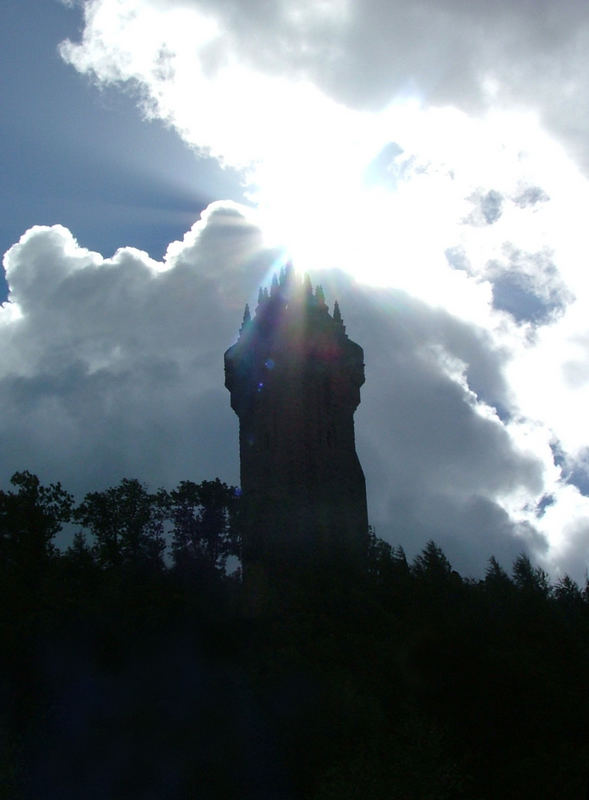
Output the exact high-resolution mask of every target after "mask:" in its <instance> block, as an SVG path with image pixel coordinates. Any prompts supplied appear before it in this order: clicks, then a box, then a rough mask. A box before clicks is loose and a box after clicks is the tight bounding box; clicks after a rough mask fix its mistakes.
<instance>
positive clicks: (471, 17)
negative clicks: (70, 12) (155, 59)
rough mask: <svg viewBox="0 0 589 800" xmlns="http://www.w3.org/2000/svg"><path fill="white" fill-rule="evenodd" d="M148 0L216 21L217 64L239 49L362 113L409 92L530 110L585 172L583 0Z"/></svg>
mask: <svg viewBox="0 0 589 800" xmlns="http://www.w3.org/2000/svg"><path fill="white" fill-rule="evenodd" d="M151 2H156V4H158V5H160V6H161V7H163V8H165V7H170V6H171V5H177V6H184V7H188V6H191V5H192V6H195V7H197V8H199V9H201V10H202V9H204V10H206V11H207V12H209V13H210V14H212V15H213V16H215V17H217V18H218V19H219V20H220V21H221V23H222V26H223V29H224V30H225V31H226V32H227V36H226V37H225V39H224V40H223V41H219V42H217V43H216V45H215V46H213V47H211V48H210V52H209V53H208V62H209V63H208V64H207V65H206V66H207V68H208V69H210V70H214V69H215V68H216V66H217V65H219V64H222V63H223V62H224V60H225V59H226V58H227V57H228V54H229V52H235V53H237V54H238V56H239V57H240V58H241V59H242V60H243V61H245V62H246V63H250V64H252V65H253V66H255V67H257V68H260V69H262V70H264V71H266V72H268V73H270V74H272V75H288V76H291V77H296V78H300V79H309V80H312V81H313V82H314V83H316V84H317V85H318V86H319V87H320V88H321V89H322V90H324V91H325V92H327V93H328V94H329V95H331V96H332V97H334V98H335V99H336V100H338V101H339V102H343V103H344V104H347V105H349V106H351V107H354V108H362V109H371V110H378V109H381V108H383V107H385V106H386V105H388V104H389V103H390V102H391V101H392V100H394V99H396V98H404V97H407V96H417V97H418V98H420V99H421V100H423V101H425V102H426V103H428V104H433V105H446V104H451V105H454V106H457V107H459V108H462V109H464V110H466V111H474V112H478V111H482V110H484V109H486V108H488V107H489V106H490V105H491V104H493V103H496V102H499V103H500V104H501V105H502V106H503V107H507V108H509V107H510V106H511V107H515V108H518V109H521V108H522V107H524V108H531V109H534V110H536V111H537V112H538V113H539V114H540V116H541V118H542V119H543V121H544V123H545V124H547V125H548V126H549V127H550V128H552V130H553V131H554V132H555V133H556V134H557V135H558V136H560V138H561V139H562V140H563V141H564V142H565V143H566V145H567V146H568V147H569V149H570V151H571V152H572V153H573V154H574V156H575V157H577V158H578V159H579V160H580V161H581V163H583V164H584V166H585V167H589V152H588V151H587V146H586V136H585V131H586V129H587V123H588V122H589V120H588V118H587V112H586V111H585V109H586V108H587V103H586V92H587V89H586V87H587V85H589V57H588V56H587V53H588V52H589V17H588V15H587V8H586V5H585V3H584V2H583V1H582V0H572V1H571V2H568V3H566V4H557V3H554V2H553V0H535V1H534V2H527V0H526V1H524V2H518V3H513V2H510V1H509V0H499V2H496V3H492V4H489V3H488V2H486V0H473V1H472V2H469V3H464V2H461V0H442V2H439V1H438V0H351V2H338V1H337V0H334V2H332V3H323V4H321V5H320V6H319V5H318V4H312V3H309V4H294V3H293V2H290V1H289V0H282V2H276V3H272V4H270V5H269V4H268V3H266V2H265V1H264V0H248V1H247V2H244V0H222V1H221V2H219V0H151ZM493 82H494V87H495V88H494V89H493V90H491V91H490V92H487V90H486V88H485V87H489V85H490V84H491V83H493Z"/></svg>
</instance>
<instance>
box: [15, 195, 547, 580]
mask: <svg viewBox="0 0 589 800" xmlns="http://www.w3.org/2000/svg"><path fill="white" fill-rule="evenodd" d="M276 256H277V254H276V253H275V252H273V251H270V250H264V249H263V248H262V247H261V241H260V237H259V231H258V230H257V229H256V228H255V226H254V225H252V224H251V223H250V222H248V221H247V220H246V219H245V218H244V217H243V216H242V215H241V213H240V212H239V210H238V209H236V208H235V207H232V206H228V207H224V206H223V205H221V204H218V205H217V206H216V207H215V208H213V209H212V210H210V211H209V212H208V215H207V216H206V219H205V221H204V222H203V223H201V225H200V227H199V228H198V229H196V230H195V232H193V233H192V234H190V235H188V236H187V237H186V238H185V240H184V242H183V243H177V244H176V245H174V246H173V247H172V248H171V249H170V251H169V264H168V266H169V268H168V269H167V270H166V271H158V269H157V268H154V267H157V265H153V264H151V263H150V262H149V259H148V257H147V256H146V255H145V254H142V253H140V252H139V251H133V250H129V249H126V250H122V251H119V253H117V254H116V256H115V257H114V258H113V259H111V260H108V261H102V260H101V259H100V258H99V257H98V256H97V255H96V254H91V253H88V252H87V251H83V250H80V249H79V248H77V246H76V245H75V243H74V241H73V240H72V238H71V236H70V234H69V232H68V231H66V230H65V229H63V228H53V229H37V230H33V231H32V232H30V233H29V234H27V236H25V237H24V238H23V240H22V241H21V243H20V244H19V245H18V246H16V247H15V248H13V249H12V250H11V252H10V253H9V255H8V257H7V266H8V276H9V281H10V283H11V287H12V292H13V295H12V296H13V299H14V301H15V302H18V303H19V304H20V306H21V309H22V317H21V318H20V319H16V320H13V321H12V322H7V323H6V324H5V325H4V326H3V328H2V336H3V341H4V352H5V355H6V358H5V359H4V364H3V371H2V374H1V377H0V402H1V403H2V408H3V415H2V418H1V420H0V434H1V436H2V440H3V448H2V452H1V455H0V475H1V478H2V481H3V483H6V482H7V480H8V478H9V476H10V474H11V473H12V472H13V471H15V470H17V469H31V470H32V471H34V472H37V473H38V474H39V475H40V477H41V478H42V479H43V480H44V481H49V480H61V481H62V482H63V483H64V484H65V485H66V486H67V487H68V488H71V489H73V490H75V491H77V492H79V493H81V492H84V491H88V490H90V489H95V488H100V487H102V486H106V485H109V484H112V483H114V482H116V481H118V480H119V479H120V478H121V477H123V476H127V477H138V478H139V479H141V480H144V481H146V482H148V484H149V485H151V486H153V487H155V486H158V485H167V486H170V485H174V484H175V483H177V482H178V481H180V480H182V479H194V480H199V479H203V478H212V477H215V476H216V475H219V477H221V478H222V479H224V480H227V481H229V482H237V481H238V445H237V419H236V417H235V415H234V414H233V412H232V411H231V409H230V406H229V396H228V394H227V392H226V390H225V389H224V386H223V382H224V375H223V352H224V350H225V349H226V348H227V347H228V346H229V345H230V344H231V343H232V342H233V341H234V340H235V336H236V334H237V330H238V328H239V325H240V322H241V315H242V311H243V305H244V303H245V301H247V300H250V301H251V300H252V299H253V298H254V297H255V293H256V291H257V287H258V285H259V284H260V283H261V282H263V281H264V280H265V278H266V276H267V274H268V271H269V269H270V268H271V266H272V264H273V262H274V261H275V259H276ZM314 277H315V279H316V280H318V281H321V282H322V283H323V285H324V287H325V291H326V294H327V298H328V301H329V302H330V303H331V304H332V303H333V301H334V300H335V299H336V298H337V299H339V301H340V305H341V308H342V311H343V314H344V321H345V323H346V325H347V327H348V333H349V335H350V336H351V338H353V339H354V340H356V341H358V342H359V343H360V344H361V345H362V346H363V347H364V351H365V359H366V374H367V381H366V385H365V387H364V388H363V392H362V403H361V406H360V409H359V412H358V414H357V420H356V426H357V441H358V449H359V453H360V457H361V460H362V463H363V466H364V470H365V472H366V476H367V484H368V494H369V503H370V515H371V519H372V522H373V523H374V524H375V526H376V529H377V532H378V533H379V534H380V535H382V536H386V538H388V539H389V540H390V541H392V542H394V543H397V542H401V543H403V544H404V545H406V546H407V547H408V550H410V551H414V550H418V549H420V548H421V547H422V546H423V544H424V543H425V541H426V540H427V539H428V538H436V539H437V540H438V541H440V543H441V544H442V545H443V546H445V547H446V548H447V549H448V554H449V555H450V557H451V558H452V559H453V560H454V561H455V563H456V565H457V567H458V568H460V569H466V570H472V571H473V572H474V571H477V570H478V571H480V570H482V569H483V568H484V564H485V561H486V559H487V558H488V556H489V555H490V554H491V553H495V555H497V557H500V556H501V557H505V558H506V559H507V560H508V559H509V558H511V556H512V555H513V554H514V553H516V552H518V551H519V550H521V549H525V548H529V549H531V550H532V551H535V552H540V551H541V550H542V547H543V540H542V539H541V537H539V536H538V534H536V533H535V532H534V531H533V530H532V529H528V528H526V529H524V528H522V526H521V525H518V524H516V523H515V522H514V521H513V520H511V519H510V518H509V517H508V516H507V514H506V513H505V511H503V509H502V508H501V507H500V506H499V505H498V504H497V502H496V498H497V496H498V495H500V494H501V493H504V492H506V491H509V490H511V489H512V488H514V487H517V486H519V487H522V488H523V489H524V490H526V491H528V492H530V493H531V494H532V495H535V494H541V491H542V480H541V468H540V465H539V464H538V463H536V462H535V461H534V460H533V459H532V458H531V457H524V456H522V455H521V454H520V453H518V452H516V451H515V450H514V447H513V444H512V442H511V440H510V438H509V435H508V433H507V431H506V429H505V428H504V426H503V424H502V423H501V421H500V420H499V419H498V418H493V417H492V416H489V414H481V413H479V403H480V402H485V403H487V404H488V405H489V406H494V405H495V404H503V405H504V406H505V407H508V406H509V403H510V398H509V391H508V389H507V387H506V385H505V381H504V378H503V372H502V368H503V364H504V359H505V355H504V354H503V353H502V352H501V351H500V350H498V349H497V348H496V347H494V346H493V343H492V341H491V339H490V338H489V336H488V334H486V333H485V332H483V331H482V330H479V329H477V328H476V327H475V326H472V325H468V324H466V323H464V322H461V321H459V320H457V319H455V318H454V317H452V316H451V315H450V314H448V313H447V312H445V311H443V310H441V309H437V310H436V309H432V308H430V307H428V306H426V305H425V304H423V303H421V302H419V301H417V300H415V299H412V298H410V297H408V296H407V295H405V294H403V293H402V292H399V291H393V290H377V289H368V288H366V287H360V286H358V285H356V284H354V282H353V281H352V279H351V278H349V277H347V276H345V275H343V274H342V273H338V272H328V273H324V274H317V275H315V276H314ZM457 368H458V369H459V370H461V371H462V377H458V376H457V374H455V371H456V369H457Z"/></svg>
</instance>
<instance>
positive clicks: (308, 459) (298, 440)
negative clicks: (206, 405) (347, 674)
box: [225, 266, 368, 572]
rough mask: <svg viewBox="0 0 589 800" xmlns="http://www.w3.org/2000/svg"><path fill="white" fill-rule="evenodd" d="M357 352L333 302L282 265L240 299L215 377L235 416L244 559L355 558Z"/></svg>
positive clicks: (360, 542) (358, 541)
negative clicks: (235, 334) (235, 330)
mask: <svg viewBox="0 0 589 800" xmlns="http://www.w3.org/2000/svg"><path fill="white" fill-rule="evenodd" d="M363 383H364V353H363V350H362V348H361V347H360V346H359V345H357V344H355V343H354V342H352V341H351V340H350V339H349V338H348V337H347V335H346V331H345V327H344V324H343V321H342V317H341V314H340V310H339V307H338V304H337V302H336V303H335V305H334V309H333V316H331V315H330V314H329V311H328V308H327V305H326V304H325V298H324V294H323V290H322V288H321V287H320V286H318V287H317V288H316V289H315V291H313V287H312V285H311V282H310V280H309V278H308V277H306V278H305V279H304V280H303V281H301V280H300V279H299V278H297V277H296V276H295V275H294V272H293V270H292V267H291V266H288V267H285V268H283V269H282V271H281V273H280V279H279V280H278V279H277V278H276V276H274V278H273V280H272V285H271V288H270V291H268V290H267V289H260V292H259V296H258V306H257V308H256V311H255V315H254V317H253V318H252V317H251V316H250V312H249V308H248V306H246V308H245V313H244V317H243V324H242V326H241V329H240V332H239V339H238V341H237V342H236V344H234V345H233V346H232V347H230V348H229V349H228V350H227V352H226V353H225V385H226V387H227V388H228V389H229V391H230V392H231V407H232V408H233V410H234V411H235V413H236V414H237V416H238V417H239V449H240V460H241V488H242V493H243V503H244V510H245V514H244V517H245V529H244V551H243V561H244V568H245V570H246V572H247V569H248V567H249V566H250V565H251V564H253V563H256V562H259V563H263V564H264V565H265V566H269V565H275V566H277V567H288V565H293V564H298V563H300V562H301V559H304V558H305V557H307V556H310V557H311V559H313V560H314V561H317V559H318V558H320V559H321V560H323V557H326V558H328V559H331V558H334V557H337V556H338V555H342V554H343V555H346V556H348V557H351V558H352V559H356V558H361V557H362V554H363V553H364V549H365V544H366V537H367V533H368V518H367V511H366V486H365V481H364V474H363V472H362V467H361V466H360V462H359V460H358V456H357V454H356V448H355V442H354V411H355V409H356V408H357V406H358V404H359V402H360V386H361V385H362V384H363Z"/></svg>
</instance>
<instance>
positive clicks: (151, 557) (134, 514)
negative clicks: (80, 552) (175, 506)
mask: <svg viewBox="0 0 589 800" xmlns="http://www.w3.org/2000/svg"><path fill="white" fill-rule="evenodd" d="M158 499H159V498H158V497H157V496H154V495H151V494H149V492H148V491H147V489H146V488H145V486H143V485H142V484H141V483H140V482H139V481H137V480H129V479H127V478H124V479H123V480H122V481H121V483H120V484H119V485H118V486H115V487H113V488H111V489H106V490H105V491H104V492H91V493H89V494H87V495H86V497H85V498H84V500H83V502H82V503H81V504H80V505H79V506H78V508H77V509H76V510H75V514H74V516H75V519H76V520H77V521H78V522H79V523H80V524H82V525H83V526H84V527H85V528H87V529H88V530H89V531H91V533H92V535H93V536H94V548H93V550H94V553H95V555H96V558H97V561H98V563H99V564H100V566H101V567H104V568H107V569H108V568H113V567H121V566H126V567H134V568H145V567H147V566H149V567H153V568H157V569H160V568H161V567H162V566H163V552H164V549H165V541H164V536H163V533H164V512H163V510H162V509H161V507H160V504H159V503H158V502H157V501H158Z"/></svg>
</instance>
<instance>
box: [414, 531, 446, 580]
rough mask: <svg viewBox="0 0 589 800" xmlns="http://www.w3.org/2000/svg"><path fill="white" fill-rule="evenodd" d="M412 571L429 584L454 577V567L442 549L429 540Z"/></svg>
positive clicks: (416, 558)
mask: <svg viewBox="0 0 589 800" xmlns="http://www.w3.org/2000/svg"><path fill="white" fill-rule="evenodd" d="M411 571H412V572H413V574H414V575H415V576H416V577H418V578H423V579H425V580H426V581H428V582H436V583H437V582H440V581H442V582H444V581H446V580H448V579H449V578H450V576H451V575H452V565H451V564H450V562H449V561H448V559H447V558H446V556H445V555H444V552H443V550H442V548H441V547H439V546H438V545H437V544H436V543H435V542H434V541H433V540H431V539H430V540H429V542H427V544H426V546H425V547H424V548H423V550H422V551H421V553H420V554H419V555H418V556H416V557H415V559H414V561H413V564H412V565H411Z"/></svg>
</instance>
